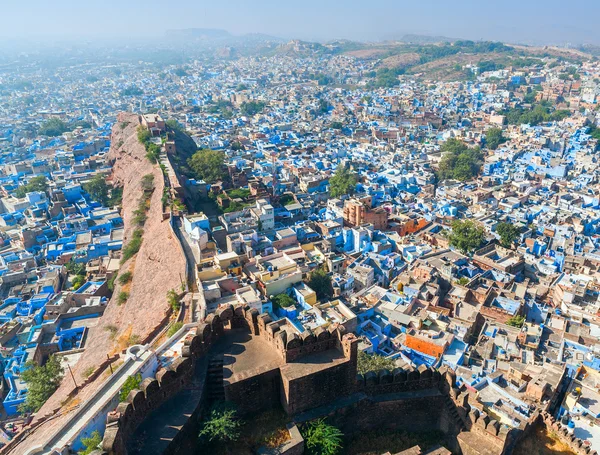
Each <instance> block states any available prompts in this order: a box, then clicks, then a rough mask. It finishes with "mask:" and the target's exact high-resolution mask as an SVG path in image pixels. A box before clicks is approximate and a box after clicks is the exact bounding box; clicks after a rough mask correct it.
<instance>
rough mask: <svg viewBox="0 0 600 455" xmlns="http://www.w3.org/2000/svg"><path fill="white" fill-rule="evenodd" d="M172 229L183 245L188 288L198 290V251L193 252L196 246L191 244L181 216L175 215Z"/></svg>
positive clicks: (193, 290)
mask: <svg viewBox="0 0 600 455" xmlns="http://www.w3.org/2000/svg"><path fill="white" fill-rule="evenodd" d="M173 221H174V222H173V229H174V230H175V234H177V238H178V239H179V243H181V246H182V247H183V252H184V253H185V258H186V262H187V266H188V271H187V274H188V288H189V290H190V291H191V292H198V285H197V284H196V273H195V272H196V264H197V263H199V262H200V252H199V251H198V252H194V250H197V249H198V248H197V247H195V245H192V242H191V240H190V239H189V238H188V236H187V234H186V232H185V230H184V229H183V221H182V219H181V217H175V218H174V219H173Z"/></svg>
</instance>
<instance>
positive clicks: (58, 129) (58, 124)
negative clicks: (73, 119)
mask: <svg viewBox="0 0 600 455" xmlns="http://www.w3.org/2000/svg"><path fill="white" fill-rule="evenodd" d="M67 131H70V128H69V124H68V123H66V122H64V121H63V120H61V119H59V118H51V119H48V120H46V121H45V122H44V123H43V124H42V126H41V127H40V129H39V130H38V133H39V134H40V135H42V136H50V137H56V136H60V135H61V134H63V133H66V132H67Z"/></svg>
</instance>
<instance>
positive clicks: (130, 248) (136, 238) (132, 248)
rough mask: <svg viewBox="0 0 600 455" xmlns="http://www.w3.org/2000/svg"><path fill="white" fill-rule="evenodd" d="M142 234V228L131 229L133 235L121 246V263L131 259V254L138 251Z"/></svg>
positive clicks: (133, 254)
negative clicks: (123, 246)
mask: <svg viewBox="0 0 600 455" xmlns="http://www.w3.org/2000/svg"><path fill="white" fill-rule="evenodd" d="M143 235H144V231H143V230H142V229H136V230H135V231H133V236H132V238H131V240H130V241H129V243H128V244H127V245H126V246H125V248H123V257H122V258H121V263H123V262H125V261H127V260H128V259H131V258H132V257H133V256H135V255H136V254H137V252H138V251H140V248H141V246H142V236H143Z"/></svg>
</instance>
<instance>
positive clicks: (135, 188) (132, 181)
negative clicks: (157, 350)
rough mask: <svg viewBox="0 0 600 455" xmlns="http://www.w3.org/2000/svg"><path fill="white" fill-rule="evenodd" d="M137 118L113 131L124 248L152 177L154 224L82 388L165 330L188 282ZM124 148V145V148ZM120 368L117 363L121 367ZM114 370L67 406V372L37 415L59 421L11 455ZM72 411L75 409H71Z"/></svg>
mask: <svg viewBox="0 0 600 455" xmlns="http://www.w3.org/2000/svg"><path fill="white" fill-rule="evenodd" d="M138 125H139V120H138V116H137V115H132V114H120V115H119V118H118V121H117V123H116V124H115V126H114V127H113V132H112V138H111V149H110V152H109V157H110V158H111V160H113V159H114V160H115V162H114V166H113V181H114V182H116V183H119V184H123V185H124V188H123V220H124V223H125V238H124V244H125V245H126V244H127V242H128V241H129V240H130V239H131V236H132V233H133V231H134V229H135V226H134V225H133V221H132V219H133V217H134V214H133V212H134V211H135V210H136V209H137V206H138V200H139V199H140V197H141V195H142V187H141V179H142V177H143V176H144V175H146V174H153V175H154V185H155V190H154V192H153V193H152V196H151V200H150V208H149V210H148V214H147V215H148V218H147V221H146V223H145V225H144V236H143V242H142V246H141V248H140V250H139V252H138V254H137V255H135V256H134V257H133V258H131V259H130V260H129V261H127V262H126V263H124V264H122V265H121V269H120V271H119V273H122V272H124V271H126V270H130V271H132V272H133V279H132V281H131V282H130V283H129V284H127V285H126V290H127V292H129V298H128V299H127V302H126V303H124V304H122V305H119V304H118V303H117V296H118V295H119V292H120V291H121V290H122V289H121V286H120V285H119V284H118V282H116V283H115V292H114V295H113V298H112V299H111V301H110V302H109V303H108V306H107V308H106V311H105V313H104V316H103V317H102V318H101V319H100V321H99V322H98V324H97V325H96V326H95V327H92V328H91V329H90V331H89V334H88V339H87V342H86V346H85V347H86V350H85V353H84V354H83V356H82V357H81V358H80V359H79V361H78V362H77V363H76V364H75V365H74V366H72V371H73V374H74V376H75V380H76V381H77V383H78V385H79V386H81V384H82V383H83V382H84V380H85V378H86V376H87V375H86V374H85V373H86V372H88V373H89V371H90V370H91V369H92V368H95V367H97V366H98V365H100V364H102V362H103V361H105V360H106V358H107V354H108V355H111V356H112V355H114V354H117V353H119V352H120V351H121V350H123V349H124V348H125V347H126V346H127V344H130V343H132V341H137V342H140V341H143V340H144V339H146V338H147V337H148V336H149V335H151V334H152V333H153V332H154V331H155V329H156V328H157V327H158V326H160V325H161V323H162V322H163V320H164V318H165V315H166V314H167V310H168V308H169V306H168V303H167V300H166V294H167V291H168V290H169V289H177V290H179V289H180V285H181V281H180V279H181V277H185V268H186V264H185V256H184V254H183V250H182V248H181V246H180V244H179V242H178V240H177V238H176V236H175V235H173V233H172V231H171V228H170V226H169V221H168V220H165V221H163V220H162V202H161V195H162V192H163V187H164V181H163V177H162V173H161V171H160V169H159V167H158V166H157V165H152V164H151V163H150V162H149V161H148V160H147V159H146V157H145V155H146V151H145V149H144V146H143V145H142V144H140V143H139V142H138V139H137V132H136V129H137V126H138ZM118 145H121V146H120V147H118ZM116 366H118V363H115V367H116ZM108 374H109V372H108V370H107V371H105V372H104V373H102V374H100V376H99V377H98V378H97V379H96V380H95V381H92V382H90V383H89V384H87V385H85V386H84V387H82V388H81V389H80V390H79V392H78V393H77V395H76V396H75V398H74V399H71V400H67V398H68V397H69V394H71V392H72V391H73V390H74V388H75V385H74V383H73V379H72V378H71V376H70V374H69V373H68V372H66V374H65V377H64V379H63V382H62V384H61V386H60V388H59V389H58V390H57V391H56V393H55V394H54V395H53V396H52V397H51V398H50V399H49V400H48V402H46V404H45V405H44V406H43V407H42V409H41V410H40V411H39V412H38V413H37V414H36V417H35V419H34V422H35V421H36V420H37V419H39V418H42V417H43V416H44V414H47V413H52V412H54V411H56V410H57V409H58V408H61V407H62V409H61V414H62V415H60V416H59V417H57V418H54V419H53V420H51V421H49V422H46V423H44V424H42V425H41V426H39V427H38V428H37V429H36V430H35V431H34V432H32V433H31V434H30V435H29V436H28V437H27V438H26V439H25V440H24V441H23V443H21V444H19V445H18V446H17V447H15V448H14V449H13V450H12V451H10V452H9V453H15V454H19V453H24V452H25V448H26V447H30V446H33V445H35V444H36V442H41V441H44V440H45V439H46V438H47V437H48V436H49V435H50V434H51V433H52V431H53V429H56V426H57V425H60V424H61V423H62V422H63V421H64V420H65V418H66V417H67V416H68V415H69V411H70V410H72V408H73V407H74V406H76V405H77V404H79V403H81V402H83V401H84V400H86V399H87V398H88V397H89V396H90V395H91V394H92V393H93V392H94V391H95V390H96V389H97V388H98V387H99V385H100V384H101V383H102V382H103V381H104V380H105V379H106V378H107V377H108ZM69 408H71V409H69Z"/></svg>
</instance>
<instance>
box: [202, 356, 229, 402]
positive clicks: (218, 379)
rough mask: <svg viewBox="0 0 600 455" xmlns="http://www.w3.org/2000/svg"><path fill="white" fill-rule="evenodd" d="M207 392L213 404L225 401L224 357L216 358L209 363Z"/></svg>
mask: <svg viewBox="0 0 600 455" xmlns="http://www.w3.org/2000/svg"><path fill="white" fill-rule="evenodd" d="M206 390H207V394H208V399H209V401H210V402H211V403H218V402H221V401H225V388H224V387H223V356H219V357H214V358H212V359H210V360H209V362H208V371H207V375H206Z"/></svg>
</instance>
